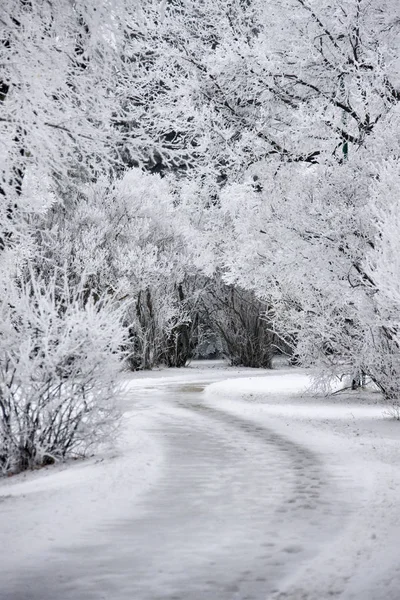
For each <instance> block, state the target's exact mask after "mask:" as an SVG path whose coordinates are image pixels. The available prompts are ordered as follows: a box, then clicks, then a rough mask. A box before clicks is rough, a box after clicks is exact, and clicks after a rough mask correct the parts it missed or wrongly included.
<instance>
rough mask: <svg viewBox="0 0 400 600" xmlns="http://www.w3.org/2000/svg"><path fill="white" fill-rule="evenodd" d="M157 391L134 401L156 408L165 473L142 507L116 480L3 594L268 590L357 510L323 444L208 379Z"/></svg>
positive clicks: (209, 597) (10, 572)
mask: <svg viewBox="0 0 400 600" xmlns="http://www.w3.org/2000/svg"><path fill="white" fill-rule="evenodd" d="M145 398H146V399H145V400H143V393H142V391H141V390H140V389H139V390H138V391H137V393H136V397H135V393H132V396H131V399H130V402H131V403H133V406H136V407H138V408H139V409H140V410H141V411H144V412H146V414H147V415H150V418H148V421H147V422H148V430H149V431H148V433H150V434H151V436H155V438H157V440H158V441H159V442H160V443H161V444H162V447H163V453H164V466H163V469H162V474H161V475H160V476H159V477H158V478H157V480H156V481H155V483H154V485H152V486H150V487H149V489H147V491H145V493H144V494H142V496H141V497H140V498H139V500H138V501H136V502H135V503H133V504H132V506H130V505H129V501H128V502H127V501H126V481H125V480H124V479H122V480H121V481H119V480H117V481H114V484H113V485H114V486H116V487H115V489H114V490H113V496H112V506H111V505H110V504H109V510H108V509H107V503H104V506H103V507H102V505H101V499H99V502H100V508H98V511H99V512H100V516H99V518H98V519H97V520H96V519H95V520H94V521H91V520H90V518H88V519H87V520H86V518H85V520H83V521H82V522H81V523H80V524H79V527H80V530H81V534H80V535H79V536H77V538H76V540H75V541H73V542H72V543H71V542H69V543H68V544H66V543H65V542H64V541H63V540H64V538H63V536H62V535H61V532H60V539H58V536H57V533H56V534H54V533H52V537H51V539H50V538H49V541H48V543H47V546H46V548H45V552H43V554H40V553H38V555H37V556H29V560H27V561H26V562H25V561H24V564H18V561H14V563H13V562H12V561H11V562H10V564H9V565H8V567H7V569H6V571H5V570H4V569H3V570H2V572H1V573H0V590H1V591H0V598H1V600H101V599H104V600H161V599H163V600H266V599H267V598H269V597H272V596H273V595H274V594H275V593H276V592H277V590H278V589H279V587H280V583H281V582H282V581H283V580H285V578H286V577H288V576H290V575H291V574H293V572H295V571H296V569H297V568H298V567H299V566H301V565H302V564H304V563H305V562H306V561H308V560H310V559H311V558H312V557H313V556H314V555H315V554H316V553H318V552H319V550H320V548H321V545H323V544H324V543H325V542H326V541H329V540H330V539H331V538H332V537H333V536H334V535H335V533H336V532H337V530H338V529H340V528H341V527H342V523H343V522H344V520H345V519H346V517H347V516H348V515H349V514H350V512H351V510H352V507H351V505H350V504H349V502H348V501H346V500H344V499H342V500H340V501H338V498H339V497H340V494H339V493H338V486H340V482H338V481H335V480H334V479H332V478H331V477H330V476H329V475H328V473H327V472H326V470H325V468H324V464H323V463H322V462H321V460H320V458H319V457H318V456H317V455H316V454H314V453H313V452H312V451H311V450H310V449H308V448H306V447H304V446H301V445H299V444H296V443H294V442H293V441H290V439H289V438H288V437H286V436H284V435H282V434H279V433H277V432H276V431H274V429H273V428H272V429H269V428H267V427H265V426H261V425H257V424H255V423H254V422H252V421H248V420H246V419H245V418H241V417H237V416H233V415H232V414H228V413H225V412H223V411H222V410H217V409H215V408H212V407H210V406H208V405H206V404H205V403H204V401H203V396H202V395H201V387H196V386H195V385H189V386H188V385H177V384H176V383H175V384H169V385H168V384H163V385H162V386H159V387H158V388H154V390H153V391H152V392H151V393H148V394H147V395H146V397H145ZM132 459H133V460H134V458H131V459H129V460H132ZM124 469H129V461H128V462H125V465H124ZM85 485H86V484H85V482H83V484H82V494H85ZM118 486H121V490H120V492H121V493H119V491H118ZM123 486H125V487H124V488H123ZM100 490H101V488H100ZM91 493H92V494H93V488H91ZM100 493H101V491H99V494H100ZM57 498H58V499H57V502H62V501H63V496H62V494H61V495H59V496H58V497H57ZM95 500H96V499H94V501H95ZM46 502H48V500H47V499H43V511H49V508H48V507H47V504H46ZM4 504H5V505H6V502H5V503H4ZM6 511H7V509H6ZM102 511H103V513H104V514H101V513H102ZM6 517H7V512H5V516H4V514H3V518H6ZM100 517H101V518H100ZM40 518H43V520H45V519H46V514H45V513H44V514H42V515H41V517H40ZM48 518H50V519H51V518H52V517H51V515H50V516H48ZM73 519H74V515H71V527H72V526H73V523H72V520H73ZM43 522H44V521H43ZM39 526H40V523H39V525H38V527H39ZM74 526H76V523H75V524H74ZM16 543H17V542H16ZM19 543H23V542H19ZM19 551H21V556H22V554H23V553H22V549H21V550H20V549H18V548H15V549H14V555H15V556H18V552H19ZM26 551H27V550H26V548H25V550H24V552H25V554H26Z"/></svg>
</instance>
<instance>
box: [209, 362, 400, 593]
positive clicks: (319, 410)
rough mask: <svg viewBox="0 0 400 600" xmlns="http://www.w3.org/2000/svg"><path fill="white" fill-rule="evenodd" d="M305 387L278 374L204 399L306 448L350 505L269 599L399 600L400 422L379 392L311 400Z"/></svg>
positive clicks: (233, 384) (225, 387) (215, 390)
mask: <svg viewBox="0 0 400 600" xmlns="http://www.w3.org/2000/svg"><path fill="white" fill-rule="evenodd" d="M310 382H311V381H310V379H309V377H308V376H307V374H305V373H301V372H295V373H293V372H291V371H290V370H287V371H285V370H282V371H281V372H279V373H273V372H272V373H271V374H269V375H267V376H265V377H263V378H260V379H252V378H243V379H235V380H227V381H223V382H217V383H214V384H212V385H210V386H208V387H207V388H206V390H205V392H204V397H205V401H206V403H207V404H209V405H210V406H213V407H217V408H218V410H222V411H224V412H226V413H229V414H232V415H235V416H238V417H240V418H242V419H243V418H246V419H247V420H250V421H252V422H254V423H257V424H263V425H265V426H268V427H269V428H272V429H273V430H274V431H277V432H279V433H280V434H282V435H284V436H285V437H286V438H288V439H291V440H292V441H294V442H296V443H298V444H299V445H300V446H301V447H306V448H309V449H311V450H312V451H313V452H315V453H316V454H317V455H318V456H320V457H321V458H322V459H323V462H324V464H325V465H326V466H327V469H328V471H329V472H330V477H331V479H332V480H336V481H339V482H345V484H344V485H343V483H342V485H341V490H342V494H343V496H344V497H347V499H349V500H353V501H354V511H353V512H352V515H351V518H350V519H349V521H348V522H347V523H346V524H345V527H344V528H343V530H339V531H338V532H337V535H336V537H335V538H334V539H333V541H332V542H331V543H330V544H328V545H324V546H323V547H322V549H321V551H320V552H319V554H318V555H317V556H316V557H314V558H313V559H312V560H310V561H309V562H307V563H306V564H303V565H299V567H298V569H296V570H295V571H294V572H293V573H292V574H291V575H290V576H289V577H287V578H286V580H285V581H284V582H283V583H282V585H281V586H280V587H279V589H278V590H276V592H275V593H274V594H273V595H272V596H271V600H272V598H273V599H274V600H275V599H279V600H289V599H290V600H321V599H323V598H330V597H335V598H340V599H341V600H350V599H352V600H398V598H399V597H400V555H399V551H398V539H399V537H400V506H399V503H398V498H399V494H400V473H399V469H398V461H399V456H400V423H399V422H398V421H396V420H394V419H393V418H392V417H391V416H390V415H389V414H388V408H389V409H390V407H387V406H386V405H384V404H383V403H382V401H381V397H380V395H379V394H377V393H373V392H341V393H339V394H334V395H330V396H327V397H319V398H316V397H315V396H313V395H312V394H311V392H310ZM346 482H348V483H346ZM338 501H340V498H338Z"/></svg>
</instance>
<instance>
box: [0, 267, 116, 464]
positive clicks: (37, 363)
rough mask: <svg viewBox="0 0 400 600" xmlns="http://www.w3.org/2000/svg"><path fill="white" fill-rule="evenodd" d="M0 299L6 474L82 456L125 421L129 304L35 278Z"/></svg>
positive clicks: (1, 460) (0, 410) (1, 433)
mask: <svg viewBox="0 0 400 600" xmlns="http://www.w3.org/2000/svg"><path fill="white" fill-rule="evenodd" d="M2 291H3V294H2V298H1V301H0V471H1V472H3V473H7V472H9V471H11V472H12V471H14V472H15V471H20V470H23V469H27V468H32V467H35V466H40V465H44V464H49V463H53V462H54V461H57V460H62V459H65V458H67V457H71V456H82V455H84V454H85V453H86V452H87V450H88V449H89V448H92V447H93V446H94V445H96V444H97V443H99V442H101V441H104V440H105V438H106V437H107V436H108V435H109V434H110V433H111V432H112V431H113V430H114V429H115V427H116V425H117V423H118V410H117V402H116V397H117V396H116V394H117V381H116V374H117V372H118V367H119V364H120V361H121V358H122V353H121V348H122V347H123V344H124V341H125V340H124V336H125V333H124V329H123V327H122V326H121V317H122V312H121V308H119V307H117V306H116V305H115V302H114V301H113V299H111V298H107V297H105V296H104V297H102V298H100V299H96V301H95V300H94V299H93V298H92V297H91V296H89V297H87V293H86V294H85V290H84V288H83V286H82V287H81V288H80V289H78V290H77V291H76V290H70V289H69V288H68V286H67V283H66V278H65V277H62V278H61V285H60V284H59V283H57V281H56V277H54V278H53V279H52V280H50V282H47V283H45V282H44V280H40V279H37V278H36V279H35V278H34V277H33V275H32V273H31V274H30V278H29V282H28V283H19V284H16V283H15V282H13V281H12V280H9V281H8V282H5V284H4V285H3V290H2Z"/></svg>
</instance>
